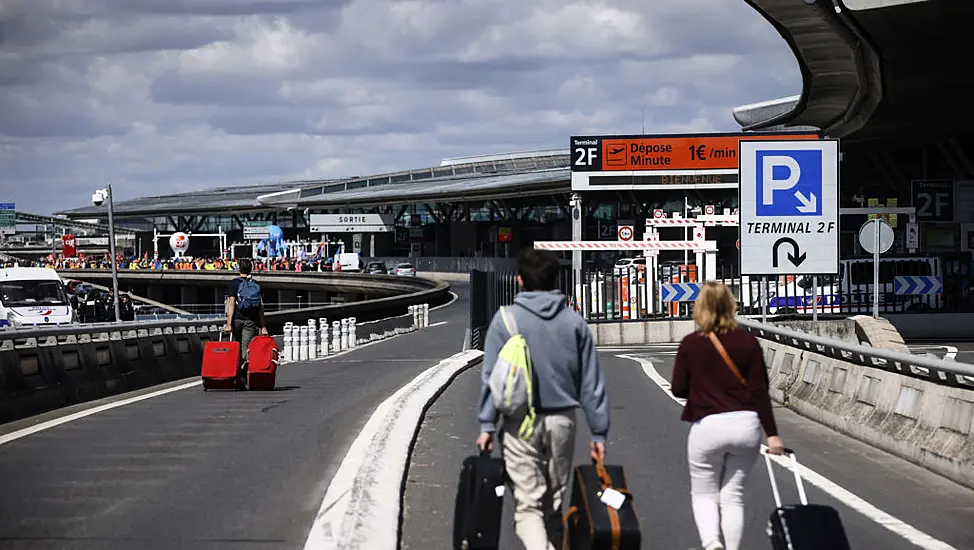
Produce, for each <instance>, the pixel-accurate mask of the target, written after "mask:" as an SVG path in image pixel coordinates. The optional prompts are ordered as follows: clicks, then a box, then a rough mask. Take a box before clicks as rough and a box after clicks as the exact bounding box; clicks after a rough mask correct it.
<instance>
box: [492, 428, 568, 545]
mask: <svg viewBox="0 0 974 550" xmlns="http://www.w3.org/2000/svg"><path fill="white" fill-rule="evenodd" d="M520 424H521V421H520V419H507V420H505V422H504V427H503V429H504V439H503V448H504V465H505V467H506V469H507V475H508V477H510V478H511V485H513V488H514V532H515V533H517V536H518V538H519V539H521V543H522V544H524V548H525V550H555V549H556V548H560V547H561V534H562V530H561V519H562V517H561V505H562V501H563V500H564V498H565V493H566V492H567V489H568V478H569V476H570V474H571V470H572V458H573V456H574V454H575V410H574V409H572V410H569V411H566V412H563V413H554V414H539V415H538V417H537V419H536V424H535V428H534V434H533V435H532V436H531V437H530V438H529V439H528V440H522V439H518V437H517V432H518V427H519V426H520Z"/></svg>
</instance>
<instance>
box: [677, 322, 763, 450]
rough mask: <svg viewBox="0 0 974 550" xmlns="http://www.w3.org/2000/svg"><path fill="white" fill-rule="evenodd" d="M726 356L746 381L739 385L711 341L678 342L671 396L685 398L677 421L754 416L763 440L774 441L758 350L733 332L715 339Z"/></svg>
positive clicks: (704, 338)
mask: <svg viewBox="0 0 974 550" xmlns="http://www.w3.org/2000/svg"><path fill="white" fill-rule="evenodd" d="M717 337H718V338H719V339H720V343H721V344H723V345H724V348H725V349H726V350H727V354H728V355H730V357H731V359H732V360H733V361H734V364H735V365H737V368H738V369H739V370H740V371H741V374H742V375H743V376H744V378H745V379H746V380H747V387H745V386H744V385H743V384H741V381H740V380H738V378H737V376H735V375H734V372H733V371H731V370H730V368H729V367H728V366H727V364H725V363H724V360H723V359H722V358H721V356H720V352H718V351H717V348H715V347H714V345H713V344H712V343H711V342H710V339H709V338H708V337H707V336H705V335H704V334H701V333H699V332H694V333H693V334H690V335H688V336H687V337H685V338H684V339H683V341H682V342H680V347H679V349H678V350H677V352H676V362H675V363H674V365H673V380H672V381H671V382H670V385H671V388H670V389H671V391H672V392H673V395H675V396H676V397H681V398H685V399H686V400H687V402H686V405H685V406H684V407H683V415H682V417H681V418H682V419H683V420H686V421H687V422H696V421H697V420H700V419H701V418H703V417H705V416H707V415H711V414H719V413H725V412H733V411H754V412H756V413H757V414H758V418H759V419H760V420H761V426H762V427H763V428H764V432H765V434H767V436H768V437H771V436H775V435H778V427H777V425H776V424H775V421H774V413H773V412H772V411H771V398H770V397H769V396H768V371H767V368H766V367H765V364H764V354H762V353H761V345H760V344H759V343H758V341H757V339H756V338H755V337H754V336H751V334H750V333H748V332H747V331H746V330H744V329H741V328H737V329H734V330H731V331H729V332H727V333H725V334H719V335H718V336H717Z"/></svg>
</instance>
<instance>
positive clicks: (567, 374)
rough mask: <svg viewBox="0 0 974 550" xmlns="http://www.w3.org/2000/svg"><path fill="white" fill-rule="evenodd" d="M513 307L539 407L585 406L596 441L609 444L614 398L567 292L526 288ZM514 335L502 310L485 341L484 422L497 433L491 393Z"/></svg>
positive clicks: (541, 409) (485, 428)
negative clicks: (498, 365)
mask: <svg viewBox="0 0 974 550" xmlns="http://www.w3.org/2000/svg"><path fill="white" fill-rule="evenodd" d="M508 309H509V310H510V311H511V312H512V313H513V314H514V319H515V321H516V322H517V328H518V330H519V331H520V332H521V333H522V334H523V335H524V338H525V340H527V344H528V348H529V349H530V351H531V366H532V368H533V369H534V382H535V384H534V385H535V408H536V409H537V410H538V411H539V412H542V413H543V412H544V411H546V410H547V411H551V410H559V409H569V408H574V407H581V408H582V409H583V410H584V411H585V417H586V419H587V420H588V426H589V430H591V432H592V439H593V440H594V441H598V442H604V441H605V438H606V436H607V435H608V433H609V401H608V398H607V397H606V395H605V381H604V379H603V377H602V369H601V368H600V367H599V356H598V352H597V350H596V349H595V343H594V342H593V341H592V333H591V331H590V330H589V328H588V324H586V322H585V320H584V319H582V318H581V317H580V316H579V315H578V314H577V313H575V312H574V311H572V310H570V309H569V308H568V307H567V304H566V301H565V295H564V294H562V293H561V292H560V291H557V290H555V291H550V292H528V291H524V292H521V293H519V294H518V295H517V296H516V297H515V298H514V305H513V306H508ZM510 336H511V335H510V334H509V333H508V332H507V328H506V327H505V326H504V321H503V320H502V319H501V317H500V312H499V311H498V312H497V313H496V314H495V315H494V319H493V320H492V321H491V323H490V327H489V328H488V329H487V337H486V339H485V341H484V363H483V372H482V378H481V381H482V388H481V391H480V414H479V420H480V427H481V430H482V431H485V432H493V431H494V430H495V426H496V425H497V420H498V418H497V416H498V413H497V409H496V408H495V407H494V401H493V399H492V398H491V395H490V385H489V383H488V381H489V380H490V373H491V371H492V370H493V368H494V363H496V362H497V355H498V354H499V353H500V350H501V348H502V347H504V344H505V343H506V342H507V339H508V338H510Z"/></svg>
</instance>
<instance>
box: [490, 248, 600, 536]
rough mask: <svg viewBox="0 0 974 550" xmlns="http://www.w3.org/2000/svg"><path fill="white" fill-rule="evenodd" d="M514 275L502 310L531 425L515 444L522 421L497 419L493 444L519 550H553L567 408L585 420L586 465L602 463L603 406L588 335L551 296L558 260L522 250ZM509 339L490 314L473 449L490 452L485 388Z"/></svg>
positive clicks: (570, 432)
mask: <svg viewBox="0 0 974 550" xmlns="http://www.w3.org/2000/svg"><path fill="white" fill-rule="evenodd" d="M517 270H518V284H519V285H520V287H521V292H520V293H519V294H518V295H517V296H516V297H515V298H514V305H513V306H511V307H510V311H511V313H513V315H514V319H515V322H516V324H517V328H518V330H519V331H520V332H521V333H522V334H523V335H524V338H525V340H526V341H527V345H528V349H529V350H530V352H531V366H532V369H533V373H534V377H533V378H534V384H533V386H534V403H535V409H536V411H537V418H536V421H535V430H534V432H533V434H532V435H531V436H530V437H529V438H528V439H520V438H519V437H518V428H519V426H520V424H521V421H522V420H523V418H510V417H505V418H503V419H500V420H502V422H501V426H500V429H501V430H502V431H503V437H502V438H501V445H502V451H503V456H504V463H505V468H506V470H507V475H508V477H510V479H511V483H512V485H513V486H514V502H515V512H514V523H515V532H516V533H517V536H518V538H520V539H521V541H522V543H523V544H524V547H525V549H526V550H545V549H547V550H554V549H555V548H558V547H560V545H561V541H560V534H561V504H562V500H563V499H564V496H565V492H566V490H567V488H568V477H569V474H570V473H571V470H572V456H573V455H574V450H575V430H576V423H575V409H576V408H579V407H580V408H581V409H582V410H583V411H584V412H585V417H586V419H587V420H588V426H589V430H590V431H591V432H592V443H591V445H590V449H591V455H592V458H593V459H595V458H602V457H604V456H605V440H606V436H607V435H608V433H609V402H608V398H607V397H606V395H605V382H604V380H603V377H602V369H601V368H600V367H599V357H598V351H597V350H596V348H595V343H594V342H593V340H592V333H591V331H590V330H589V328H588V325H587V324H586V322H585V320H584V319H582V318H581V317H580V316H579V315H578V314H577V313H575V312H574V311H572V310H571V309H569V308H568V307H567V304H566V300H565V295H564V294H562V293H561V291H559V290H557V289H556V287H557V282H558V271H559V264H558V259H557V258H556V257H555V255H554V254H553V253H551V252H548V251H544V250H534V249H525V250H522V251H521V253H520V254H518V257H517ZM510 337H511V335H510V334H509V333H508V332H507V329H506V328H505V326H504V321H503V320H502V319H501V317H500V313H499V312H498V314H496V315H494V319H493V320H492V321H491V323H490V327H489V328H488V329H487V337H486V339H485V341H484V362H483V372H482V389H481V392H480V413H479V415H478V418H479V420H480V429H481V434H480V437H479V438H478V439H477V445H478V447H479V448H481V449H485V450H490V449H492V448H493V440H494V431H495V429H496V426H497V422H498V412H497V409H496V408H495V407H494V401H493V399H492V397H491V392H490V385H489V383H488V381H489V380H490V373H491V370H493V367H494V363H495V362H496V361H497V355H498V353H499V352H500V350H501V348H502V347H504V344H505V343H506V342H507V340H508V338H510Z"/></svg>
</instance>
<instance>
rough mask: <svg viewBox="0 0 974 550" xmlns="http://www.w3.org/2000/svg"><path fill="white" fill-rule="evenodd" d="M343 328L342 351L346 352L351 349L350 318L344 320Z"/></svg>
mask: <svg viewBox="0 0 974 550" xmlns="http://www.w3.org/2000/svg"><path fill="white" fill-rule="evenodd" d="M341 327H342V334H341V341H342V351H345V350H347V349H349V348H348V317H346V318H344V319H342V325H341Z"/></svg>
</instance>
